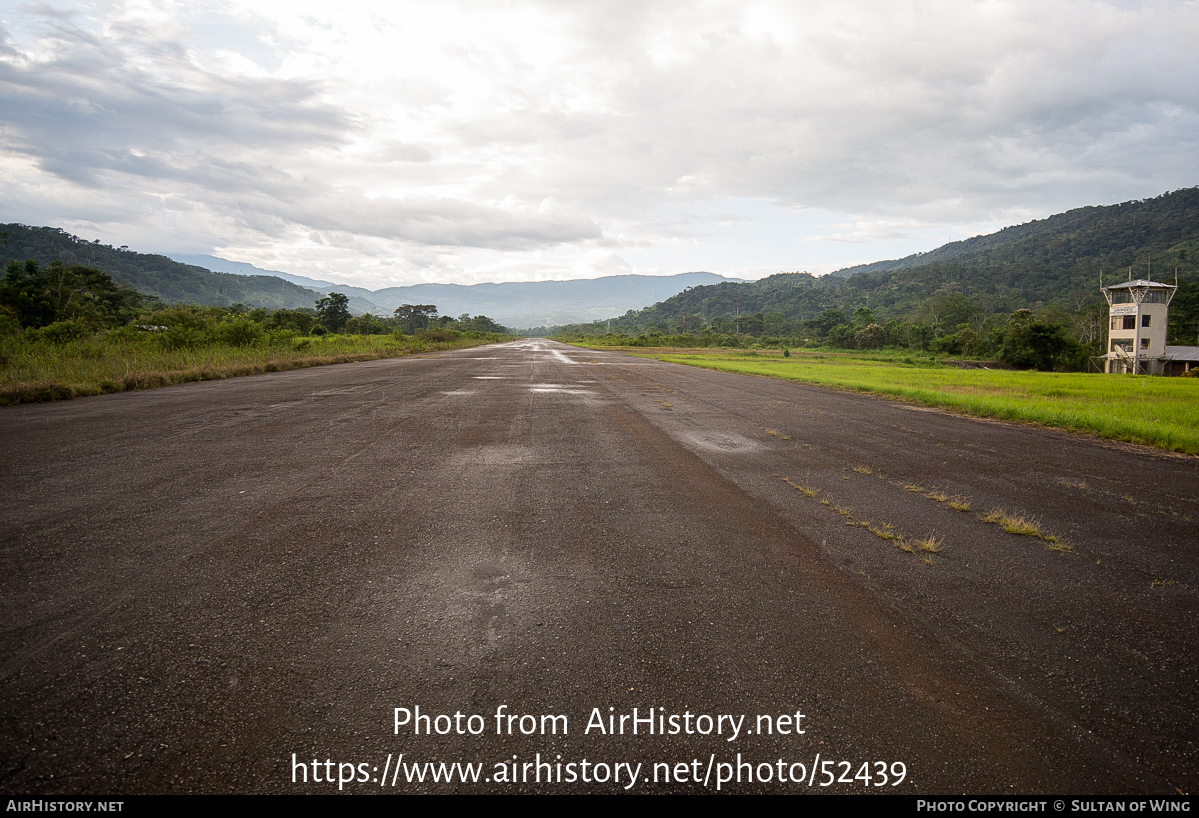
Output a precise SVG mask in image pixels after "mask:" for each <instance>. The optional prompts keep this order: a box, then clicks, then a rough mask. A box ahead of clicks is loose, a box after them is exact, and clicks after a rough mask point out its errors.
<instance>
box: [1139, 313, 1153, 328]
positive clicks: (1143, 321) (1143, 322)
mask: <svg viewBox="0 0 1199 818" xmlns="http://www.w3.org/2000/svg"><path fill="white" fill-rule="evenodd" d="M1150 318H1152V316H1150V315H1142V316H1141V326H1142V327H1147V326H1149V319H1150Z"/></svg>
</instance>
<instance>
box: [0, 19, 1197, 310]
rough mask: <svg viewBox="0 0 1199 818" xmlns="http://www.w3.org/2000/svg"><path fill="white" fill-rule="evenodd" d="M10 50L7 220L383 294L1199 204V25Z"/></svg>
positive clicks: (861, 246) (770, 24) (478, 31)
mask: <svg viewBox="0 0 1199 818" xmlns="http://www.w3.org/2000/svg"><path fill="white" fill-rule="evenodd" d="M4 25H5V26H7V28H6V29H5V31H4V32H0V36H2V39H3V45H2V46H0V198H2V203H0V219H3V220H6V221H8V220H15V221H23V222H26V223H43V224H55V225H61V226H64V227H67V228H68V229H72V227H73V226H88V227H92V228H94V229H99V230H103V231H104V233H105V234H106V235H105V239H106V241H112V242H114V243H117V244H130V245H131V246H134V247H135V248H137V249H147V250H176V251H192V252H215V253H216V254H217V255H224V256H226V257H230V258H236V259H239V260H247V261H254V262H255V263H258V262H257V261H256V260H263V259H268V258H269V259H274V262H273V265H272V266H275V267H276V268H279V267H282V268H283V269H289V270H293V271H295V272H300V273H305V274H317V273H318V272H319V273H320V275H321V277H325V278H329V277H331V276H333V275H337V276H338V278H339V280H351V281H360V282H363V283H366V284H368V286H370V285H372V282H373V283H378V282H384V283H397V282H405V281H417V280H430V278H429V277H430V276H433V277H437V276H444V277H446V278H445V279H443V280H450V279H452V280H456V281H461V282H463V283H470V282H472V281H475V280H483V279H486V280H498V279H497V278H496V276H505V277H508V278H509V279H514V278H528V279H537V278H545V277H565V276H568V275H600V274H605V273H604V271H605V270H608V269H617V268H613V267H611V265H610V263H609V262H605V261H603V259H606V258H611V259H616V258H619V260H620V264H619V265H617V267H618V268H619V269H621V270H624V269H625V268H626V267H625V266H627V267H628V269H630V270H632V271H636V272H649V271H653V272H660V273H671V272H679V271H682V270H684V269H710V270H713V271H715V272H725V273H729V274H737V275H750V274H755V275H756V274H761V273H764V272H770V271H772V270H778V269H797V268H798V269H804V268H806V269H828V268H829V267H830V266H831V267H833V268H835V267H836V266H842V265H848V264H852V263H858V262H862V261H871V260H877V259H879V258H885V257H894V256H897V255H904V254H906V253H908V252H912V251H914V250H916V249H931V247H933V246H936V244H939V243H940V242H941V241H942V240H943V238H942V237H943V236H946V235H951V236H952V237H954V238H961V237H963V235H969V234H973V233H974V232H978V231H979V229H980V227H982V226H986V227H987V228H992V229H993V228H994V227H998V226H1002V225H1003V224H1005V223H1011V222H1016V221H1022V220H1026V219H1028V218H1033V217H1041V216H1045V215H1048V214H1049V213H1052V212H1057V211H1060V210H1064V209H1068V208H1070V207H1076V206H1081V205H1085V204H1096V203H1105V202H1114V201H1120V200H1124V199H1129V198H1135V197H1143V196H1150V195H1156V194H1159V193H1161V192H1163V191H1165V190H1169V189H1176V188H1179V187H1185V186H1190V185H1193V184H1196V183H1197V182H1199V144H1197V143H1199V56H1197V55H1196V50H1195V49H1194V47H1193V44H1194V43H1195V42H1199V5H1197V4H1195V3H1144V4H1138V3H1132V4H1125V5H1116V4H1112V3H1102V2H1070V3H1066V2H1060V3H1044V2H1040V3H1032V2H990V3H973V4H963V3H949V2H926V3H888V4H877V3H849V4H847V3H838V4H828V3H820V2H808V3H791V2H779V3H774V2H771V3H748V4H747V3H732V2H727V3H686V4H681V3H670V2H659V3H653V2H628V3H622V2H614V3H588V4H577V5H576V4H560V3H554V2H545V3H534V2H526V3H515V4H508V3H505V4H494V5H486V4H481V3H475V2H470V3H445V2H436V3H434V2H407V3H385V4H370V3H339V4H335V5H330V4H327V3H316V2H297V1H296V0H289V2H286V3H282V2H278V3H271V2H262V1H261V0H256V2H254V3H249V2H240V1H238V0H229V2H224V3H221V4H219V5H218V4H206V3H188V2H179V3H174V4H137V3H132V2H130V3H111V4H107V5H104V4H101V5H99V6H91V5H89V6H86V7H85V6H74V5H67V4H65V3H64V4H62V5H61V6H56V7H54V8H53V9H51V8H49V7H46V6H39V7H37V8H35V9H27V10H24V11H21V12H18V13H17V14H16V15H15V16H14V17H13V18H12V19H10V20H8V21H5V23H4ZM6 32H7V33H6ZM313 235H315V236H317V238H312V236H313ZM920 242H931V243H930V244H920ZM614 249H618V250H619V252H620V256H619V257H618V256H615V255H611V254H612V251H613V250H614ZM283 265H286V266H283ZM606 265H607V266H606ZM621 265H625V266H621Z"/></svg>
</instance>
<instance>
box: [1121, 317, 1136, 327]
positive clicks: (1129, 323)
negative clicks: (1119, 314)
mask: <svg viewBox="0 0 1199 818" xmlns="http://www.w3.org/2000/svg"><path fill="white" fill-rule="evenodd" d="M1136 328H1137V317H1136V316H1135V315H1126V316H1124V326H1123V327H1121V329H1136Z"/></svg>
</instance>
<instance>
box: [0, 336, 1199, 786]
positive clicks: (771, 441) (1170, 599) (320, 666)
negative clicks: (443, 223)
mask: <svg viewBox="0 0 1199 818" xmlns="http://www.w3.org/2000/svg"><path fill="white" fill-rule="evenodd" d="M0 432H2V434H0V451H2V452H3V456H2V458H0V463H2V464H3V469H4V471H3V484H2V489H0V491H2V495H0V496H2V499H3V504H2V509H3V511H2V514H3V518H2V519H3V526H2V529H0V567H2V569H3V577H4V580H3V583H2V587H0V609H2V611H3V618H2V620H0V622H2V629H0V647H2V651H0V723H2V724H3V729H2V730H0V787H2V789H3V791H4V792H6V793H9V794H16V793H30V794H89V793H143V792H145V793H185V792H205V793H208V792H211V793H223V792H247V793H259V792H262V793H292V792H297V793H303V792H312V793H323V792H337V791H339V784H338V783H337V778H338V776H342V777H344V776H345V775H346V771H345V769H344V768H343V767H341V766H340V765H343V764H350V765H352V766H351V768H350V771H349V774H350V775H351V777H352V779H353V780H351V781H349V782H345V783H343V784H341V785H340V788H341V791H344V792H351V793H362V792H383V793H399V792H417V791H420V792H484V791H504V792H581V791H626V787H627V785H628V784H629V781H628V780H627V779H628V774H629V773H630V772H631V767H630V768H626V769H625V771H624V772H620V771H619V770H617V769H616V765H618V764H629V765H636V764H638V763H640V764H642V767H641V768H640V772H639V778H638V780H637V782H636V784H635V785H633V786H630V787H627V789H628V791H634V792H695V791H712V790H714V789H715V782H716V778H717V776H718V773H719V769H720V768H719V766H718V765H720V764H722V763H724V764H729V765H730V767H729V769H730V770H732V769H734V768H736V765H737V763H738V761H740V762H741V764H743V765H749V764H752V765H759V764H763V765H774V766H772V767H770V770H772V771H771V772H770V776H771V778H770V779H769V780H763V778H764V777H765V775H766V773H765V772H764V771H763V768H762V767H757V766H755V767H754V771H753V772H751V773H745V772H744V770H745V769H746V768H745V767H742V768H741V769H742V771H743V772H742V775H743V778H742V780H741V782H740V783H737V782H736V781H732V782H728V783H725V784H723V786H722V789H723V790H727V791H732V792H757V791H782V792H882V791H886V792H899V793H906V794H911V793H941V794H949V793H971V794H1032V793H1141V792H1147V793H1162V794H1177V793H1179V792H1182V793H1187V792H1193V791H1194V790H1195V788H1196V785H1197V784H1199V760H1197V748H1196V739H1197V737H1199V729H1197V721H1199V717H1197V715H1196V714H1197V713H1199V707H1197V706H1196V705H1197V703H1199V693H1197V691H1199V650H1197V647H1199V625H1197V623H1199V616H1197V615H1196V614H1197V613H1199V611H1197V610H1196V607H1197V606H1196V599H1197V595H1196V590H1197V587H1199V571H1197V553H1196V543H1197V542H1199V538H1197V537H1196V533H1195V532H1196V531H1197V530H1199V526H1197V525H1196V520H1197V519H1199V460H1197V459H1196V458H1191V457H1179V456H1174V455H1170V454H1166V453H1163V452H1158V451H1155V450H1151V449H1146V448H1141V447H1134V446H1128V445H1122V444H1115V443H1110V442H1105V441H1100V440H1097V439H1094V438H1090V437H1086V436H1080V435H1071V434H1068V433H1064V432H1060V431H1054V430H1046V429H1039V428H1034V427H1026V426H1019V425H1014V424H1008V423H999V422H990V421H980V420H976V419H970V418H965V417H961V416H956V415H952V414H948V413H944V412H939V411H930V410H926V409H918V408H914V407H911V406H907V405H904V404H899V403H891V402H886V401H881V400H876V399H873V398H870V397H864V396H860V395H852V394H846V393H840V392H835V391H829V390H823V389H819V388H815V387H809V386H805V385H801V384H794V383H786V382H781V381H773V380H768V379H764V378H754V377H749V376H740V375H732V374H728V373H720V372H712V371H707V370H700V369H694V368H688V367H683V366H678V365H673V364H666V363H660V362H656V361H650V360H645V359H638V358H632V357H629V356H625V355H622V354H619V353H613V352H597V351H591V350H584V349H578V348H574V347H569V346H566V345H563V344H557V343H554V342H550V341H545V340H540V339H533V340H528V341H521V342H516V343H512V344H506V345H499V346H489V347H480V348H476V349H470V350H461V351H457V352H448V353H441V354H436V355H422V356H413V357H406V358H398V359H390V360H382V361H373V362H367V363H360V364H346V365H340V366H330V367H323V368H316V369H305V370H297V371H291V372H281V373H271V374H268V375H262V376H256V377H247V378H239V379H233V380H228V381H210V382H205V383H196V384H187V385H183V386H177V387H170V388H164V389H158V390H153V391H148V392H140V393H124V394H118V395H109V396H103V397H97V398H86V399H79V400H74V401H69V402H63V403H55V404H41V405H32V406H15V407H5V408H3V409H0ZM951 502H952V503H954V504H956V506H957V507H954V506H953V505H951ZM961 507H965V508H964V510H961ZM993 510H1000V511H1003V512H1005V513H1007V514H1008V515H1009V516H1011V515H1019V516H1024V517H1026V518H1031V519H1035V520H1036V521H1037V522H1038V524H1039V527H1040V531H1041V532H1042V534H1043V535H1045V536H1046V537H1048V536H1052V537H1053V538H1054V540H1056V541H1054V540H1048V539H1038V538H1036V537H1033V536H1027V535H1024V536H1021V535H1016V534H1011V533H1008V532H1007V531H1005V530H1004V529H1003V528H1002V527H1000V526H999V525H996V524H994V523H989V522H986V521H985V519H984V517H985V516H986V515H987V513H988V512H991V511H993ZM921 543H923V544H924V545H923V546H922V545H921ZM417 706H419V707H420V711H421V713H422V714H427V715H431V716H434V717H436V715H438V714H442V715H448V716H451V717H452V716H453V715H454V714H456V713H461V714H463V717H464V718H465V717H468V716H470V715H479V716H482V717H483V718H482V719H480V720H479V721H478V722H475V724H479V723H482V724H485V729H483V730H482V732H481V733H479V734H477V735H475V734H472V733H471V732H470V731H469V730H465V729H462V730H461V732H460V731H459V729H455V728H451V727H449V726H448V725H449V724H450V723H451V721H452V719H447V720H445V721H443V722H440V723H439V725H440V726H443V727H446V728H447V730H448V732H446V733H444V734H438V733H437V732H436V731H434V732H433V734H432V735H424V734H421V735H414V734H413V732H412V728H411V726H405V727H402V728H399V730H398V733H397V728H396V727H395V709H396V708H406V709H408V710H409V711H411V710H413V709H414V708H415V707H417ZM501 708H502V710H501ZM633 708H637V709H638V713H639V714H640V715H641V716H642V717H643V718H644V715H645V713H646V712H647V711H651V710H652V711H653V712H654V713H656V714H659V715H662V716H664V717H666V718H669V716H671V715H676V716H678V717H679V718H680V722H679V723H680V724H682V723H684V721H682V719H683V718H684V717H683V714H688V716H689V717H690V718H688V719H686V720H685V723H686V724H687V725H688V728H689V729H690V728H692V727H694V728H695V729H690V731H688V730H684V729H680V730H679V731H678V732H677V733H675V734H670V733H669V731H668V733H667V734H666V735H661V734H659V733H658V732H657V731H655V732H654V733H653V734H648V733H647V732H646V730H645V728H644V723H643V724H642V729H640V730H639V731H638V734H637V735H632V734H631V721H630V722H628V723H627V724H626V728H625V733H624V734H623V735H622V734H620V733H619V732H617V733H616V734H610V733H608V731H607V730H606V729H605V730H603V731H601V730H599V729H598V728H597V727H596V726H595V724H594V719H596V718H600V719H603V720H606V718H607V716H608V715H609V714H611V715H613V716H615V717H617V720H616V721H614V722H613V724H614V725H616V726H618V725H619V716H620V715H631V714H632V713H633ZM497 711H500V712H503V713H506V714H510V715H512V714H514V715H517V716H519V715H534V716H537V717H538V719H539V718H540V716H542V715H565V716H567V724H568V727H567V728H566V731H565V732H562V731H561V730H558V731H557V732H555V733H547V734H542V733H541V729H540V724H541V722H538V724H539V727H538V729H537V730H536V731H535V732H534V733H533V734H531V735H524V734H522V733H521V732H520V729H519V728H520V726H521V724H522V722H520V721H519V719H517V720H516V721H515V722H511V723H509V724H510V729H511V731H512V734H511V735H509V734H507V733H506V732H505V733H503V734H500V735H497V731H496V726H497V722H496V719H495V714H496V713H497ZM797 713H802V714H803V719H802V726H803V730H804V732H803V733H802V734H801V733H799V732H797V729H796V728H797V727H798V724H799V721H798V720H797V719H796V718H795V714H797ZM788 714H790V719H789V720H788V719H778V717H779V716H784V715H788ZM700 716H708V717H710V718H711V719H712V725H720V730H721V732H720V734H716V732H715V727H712V729H710V730H709V731H708V732H707V734H705V732H703V731H702V730H701V729H700V728H701V727H703V726H704V725H705V724H707V723H705V722H703V721H702V720H701V719H699V717H700ZM721 716H726V717H732V718H733V719H734V720H735V719H736V718H737V717H738V716H744V717H745V718H744V720H743V722H742V723H741V724H742V728H741V730H740V732H739V733H738V734H737V736H736V737H735V738H733V736H732V735H731V733H730V730H731V725H732V724H733V721H721V720H720V717H721ZM759 716H768V717H769V722H768V724H769V726H772V727H773V728H776V729H772V730H769V731H768V730H766V729H765V726H767V722H763V721H760V720H759V719H758V717H759ZM531 723H532V722H530V721H526V722H524V724H526V725H528V724H531ZM589 723H590V729H588V727H589ZM663 723H664V724H667V725H668V724H669V722H663ZM428 724H429V727H430V728H433V726H434V722H433V721H430V722H429V723H428ZM500 724H501V725H502V724H503V720H502V719H501V721H500ZM559 724H560V722H559ZM459 726H461V723H460V724H459ZM605 726H606V722H605ZM730 739H731V740H730ZM401 753H402V754H403V759H402V761H401V760H400V759H398V756H399V755H400V754H401ZM538 754H540V759H538V758H537V756H538ZM514 757H515V758H514ZM559 757H560V758H559ZM313 760H316V761H318V762H319V764H318V768H317V769H315V770H314V768H313V765H312V763H311V762H312V761H313ZM326 760H328V761H330V762H332V766H323V765H324V762H325V761H326ZM537 760H540V761H542V762H544V763H547V764H549V763H550V762H551V761H552V764H562V765H567V764H572V763H573V764H575V765H576V768H575V769H576V780H574V781H567V780H545V777H548V778H551V779H553V777H554V776H555V775H558V776H559V778H561V775H562V773H561V772H558V773H555V772H553V771H552V768H551V767H549V766H547V767H544V768H543V770H544V772H543V773H542V774H543V776H544V777H543V779H542V780H541V781H540V782H538V781H537V780H535V779H534V777H533V776H535V773H536V767H535V765H536V761H537ZM584 760H586V761H587V762H588V763H589V764H591V765H592V767H591V769H592V773H591V776H592V778H591V779H590V780H587V781H583V780H579V778H580V777H579V776H578V775H577V771H578V770H579V769H580V767H579V766H578V765H580V764H581V763H582V762H583V761H584ZM779 760H783V761H784V762H786V765H793V764H802V765H803V771H804V773H805V775H807V776H811V782H809V781H807V780H805V781H804V782H803V783H797V782H796V781H794V780H793V779H794V777H795V776H796V774H797V773H798V768H796V767H779V766H778V765H777V762H778V761H779ZM830 761H831V762H833V764H832V765H831V766H830V765H828V762H830ZM426 762H433V763H435V764H437V763H441V762H445V763H446V764H453V763H455V762H458V763H461V764H481V765H482V767H481V768H480V769H481V770H482V773H481V777H480V778H479V780H478V781H468V782H466V783H463V782H462V781H460V780H454V781H452V782H449V783H447V782H445V781H438V782H434V781H432V780H429V779H428V778H426V780H425V781H424V782H419V781H408V780H407V777H408V767H407V766H406V765H409V764H424V763H426ZM530 762H532V763H533V765H534V769H533V772H529V771H528V768H525V767H524V765H525V764H529V763H530ZM879 762H882V765H881V766H880V764H879ZM397 763H399V764H400V765H401V766H400V770H401V772H400V773H398V777H395V776H397V774H396V773H395V772H393V771H395V770H396V769H397ZM867 763H868V764H867ZM677 764H682V765H684V766H685V767H686V770H687V771H689V772H685V771H684V769H683V768H682V767H677V766H675V765H677ZM821 764H824V765H825V766H821ZM863 764H867V766H866V767H865V768H863V766H862V765H863ZM896 764H902V765H903V780H902V782H901V783H900V784H899V785H898V786H891V784H892V781H893V780H894V779H895V778H898V777H899V776H898V770H899V768H898V767H896V766H894V765H896ZM297 765H299V766H297ZM595 765H603V769H604V770H605V773H603V775H608V776H609V778H608V779H607V780H604V779H603V778H602V777H601V773H600V772H599V770H600V767H597V766H595ZM655 765H661V766H658V767H655ZM666 765H669V767H667V766H666ZM501 768H502V769H501ZM385 769H386V770H388V773H387V774H386V775H387V777H385V776H384V770H385ZM705 769H706V770H707V778H706V779H705V780H706V783H705V780H700V781H698V782H697V781H696V779H704V773H705ZM784 769H787V770H789V771H790V772H788V773H787V775H788V776H789V778H788V780H784V781H782V782H780V781H779V779H778V776H779V774H780V772H781V771H783V770H784ZM863 770H865V773H864V774H863ZM883 771H885V772H886V773H887V775H886V776H882V772H883ZM828 773H831V774H828ZM513 774H515V776H516V778H517V780H516V781H515V782H512V781H511V780H510V779H511V777H512V775H513ZM614 774H615V775H622V776H624V779H620V780H616V779H615V778H614V777H613V776H614ZM745 776H753V777H754V780H752V781H747V780H745ZM329 777H332V778H333V782H332V783H330V782H329V781H328V780H326V779H327V778H329ZM655 777H657V779H658V780H657V781H655V780H654V778H655ZM314 778H319V779H320V780H313V779H314ZM504 778H507V779H509V780H501V779H504ZM827 778H833V779H834V780H833V783H832V784H831V785H829V786H827V787H821V786H820V785H821V784H822V783H824V782H825V780H826V779H827ZM883 778H886V781H885V783H881V784H880V782H882V781H883Z"/></svg>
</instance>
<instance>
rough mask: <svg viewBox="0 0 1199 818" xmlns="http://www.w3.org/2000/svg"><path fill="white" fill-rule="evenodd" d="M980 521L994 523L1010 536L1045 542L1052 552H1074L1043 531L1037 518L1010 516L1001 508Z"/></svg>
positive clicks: (981, 517)
mask: <svg viewBox="0 0 1199 818" xmlns="http://www.w3.org/2000/svg"><path fill="white" fill-rule="evenodd" d="M979 519H981V520H982V521H983V522H984V523H993V524H995V525H997V526H999V527H1000V528H1002V529H1003V530H1004V531H1006V532H1007V533H1009V534H1016V535H1017V536H1022V537H1035V538H1036V539H1038V540H1043V541H1045V542H1046V543H1048V544H1049V548H1050V550H1052V551H1073V550H1074V549H1073V548H1071V547H1070V546H1069V545H1067V544H1066V543H1063V542H1061V541H1060V540H1059V539H1058V538H1057V537H1055V536H1054V535H1052V534H1048V533H1046V532H1044V531H1042V530H1041V521H1040V520H1038V519H1036V518H1035V517H1026V516H1024V515H1023V514H1008V513H1007V512H1006V511H1004V510H1003V509H1001V508H993V509H991V510H990V511H989V512H987V513H986V514H983V515H981V516H980V518H979Z"/></svg>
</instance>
